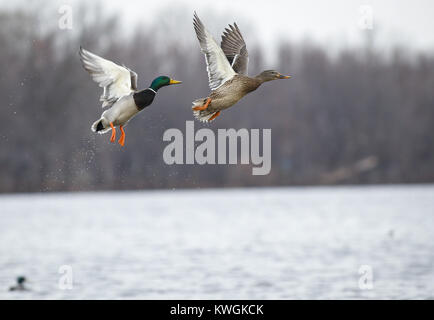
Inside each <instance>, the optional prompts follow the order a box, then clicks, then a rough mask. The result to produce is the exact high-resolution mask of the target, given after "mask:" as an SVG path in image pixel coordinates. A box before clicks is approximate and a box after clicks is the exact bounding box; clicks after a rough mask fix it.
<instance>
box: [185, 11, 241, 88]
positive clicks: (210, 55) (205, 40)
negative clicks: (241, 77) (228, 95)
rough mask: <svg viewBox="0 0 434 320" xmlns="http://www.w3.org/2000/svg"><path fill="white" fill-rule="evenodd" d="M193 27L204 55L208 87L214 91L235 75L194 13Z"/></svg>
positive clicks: (220, 50)
mask: <svg viewBox="0 0 434 320" xmlns="http://www.w3.org/2000/svg"><path fill="white" fill-rule="evenodd" d="M193 25H194V30H195V31H196V35H197V39H198V40H199V44H200V47H201V49H202V52H203V53H204V55H205V59H206V64H207V71H208V79H209V87H210V88H211V90H216V89H217V88H218V87H220V86H221V85H222V84H223V83H225V82H226V81H228V80H229V79H232V77H233V76H235V75H236V73H235V71H234V69H232V67H231V65H230V64H229V61H228V59H227V58H226V56H225V54H224V52H223V50H222V48H220V46H219V45H218V44H217V42H216V41H215V40H214V38H213V37H212V35H211V34H210V33H209V32H208V31H207V30H206V29H205V26H204V25H203V23H202V21H200V19H199V17H198V16H197V14H196V12H195V13H194V19H193Z"/></svg>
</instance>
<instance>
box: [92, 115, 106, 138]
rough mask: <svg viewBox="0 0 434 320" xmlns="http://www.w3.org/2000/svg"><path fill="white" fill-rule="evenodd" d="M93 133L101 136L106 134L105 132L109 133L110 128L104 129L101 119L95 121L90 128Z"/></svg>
mask: <svg viewBox="0 0 434 320" xmlns="http://www.w3.org/2000/svg"><path fill="white" fill-rule="evenodd" d="M91 129H92V131H93V132H98V133H99V134H103V133H106V132H107V131H109V130H110V129H111V128H105V127H104V123H103V119H102V118H101V119H98V120H96V121H95V122H94V123H93V124H92V127H91Z"/></svg>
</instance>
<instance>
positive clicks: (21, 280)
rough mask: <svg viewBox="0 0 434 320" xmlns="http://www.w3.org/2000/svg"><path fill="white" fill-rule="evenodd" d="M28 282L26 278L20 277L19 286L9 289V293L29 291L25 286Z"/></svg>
mask: <svg viewBox="0 0 434 320" xmlns="http://www.w3.org/2000/svg"><path fill="white" fill-rule="evenodd" d="M26 281H27V279H26V277H23V276H20V277H18V278H17V284H16V285H15V286H12V287H10V288H9V291H27V290H29V289H27V288H26V287H25V286H24V283H25V282H26Z"/></svg>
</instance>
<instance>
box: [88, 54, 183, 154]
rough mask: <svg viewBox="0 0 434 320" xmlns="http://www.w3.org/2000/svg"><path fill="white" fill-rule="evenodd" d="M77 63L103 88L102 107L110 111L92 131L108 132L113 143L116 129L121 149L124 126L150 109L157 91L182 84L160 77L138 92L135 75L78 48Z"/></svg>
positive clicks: (125, 68)
mask: <svg viewBox="0 0 434 320" xmlns="http://www.w3.org/2000/svg"><path fill="white" fill-rule="evenodd" d="M80 59H81V62H82V63H83V67H84V68H85V69H86V70H87V71H88V72H89V73H90V75H91V77H92V79H93V80H94V81H95V82H97V83H98V84H99V86H100V87H102V88H104V92H103V94H102V96H101V98H100V101H102V107H103V108H105V107H110V109H108V110H106V111H104V112H103V114H102V115H101V118H100V119H98V120H97V121H95V122H94V123H93V124H92V131H93V132H98V133H101V134H102V133H106V132H107V131H109V130H110V129H111V130H112V135H111V138H110V141H111V142H115V139H116V129H115V127H116V126H119V129H120V130H121V133H122V135H121V137H120V139H119V144H120V145H121V146H124V143H125V131H124V126H125V125H126V124H127V122H128V121H130V120H131V119H132V118H133V117H134V116H135V115H136V114H137V113H139V112H140V111H142V110H143V109H144V108H145V107H147V106H149V105H150V104H151V103H152V101H153V100H154V98H155V95H156V94H157V91H158V89H160V88H161V87H164V86H168V85H171V84H177V83H181V81H177V80H173V79H170V78H169V77H166V76H160V77H157V78H155V79H154V81H152V83H151V86H150V87H149V88H147V89H144V90H141V91H139V90H137V73H135V72H134V71H132V70H130V69H128V68H127V67H125V66H123V67H121V66H119V65H117V64H115V63H114V62H112V61H109V60H106V59H104V58H101V57H99V56H97V55H96V54H93V53H91V52H89V51H87V50H84V49H83V48H81V47H80Z"/></svg>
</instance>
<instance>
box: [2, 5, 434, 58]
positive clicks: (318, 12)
mask: <svg viewBox="0 0 434 320" xmlns="http://www.w3.org/2000/svg"><path fill="white" fill-rule="evenodd" d="M33 1H35V0H33ZM57 1H58V3H59V6H60V5H61V4H68V3H70V4H72V7H74V3H76V2H77V1H79V0H64V1H62V0H57ZM103 2H104V3H105V4H106V9H107V10H108V11H111V12H116V13H117V14H119V15H120V16H121V17H122V18H123V20H124V23H125V24H129V23H136V22H138V23H141V24H143V26H144V27H146V25H147V24H151V23H155V22H156V20H157V17H158V19H161V16H160V15H158V14H157V13H158V12H159V11H161V10H166V12H168V15H169V16H165V17H164V18H163V19H164V20H165V25H166V26H167V29H168V32H169V31H170V32H175V30H176V32H178V33H180V34H181V33H182V35H183V36H186V37H188V38H191V35H192V34H191V33H192V32H193V31H192V30H193V29H192V27H191V20H192V14H193V11H194V10H196V11H197V12H198V14H199V16H200V17H201V18H202V20H203V21H204V22H205V25H206V26H207V28H208V29H209V30H210V31H211V32H212V33H213V34H214V36H215V38H217V39H219V38H220V34H221V32H222V30H223V28H224V27H225V26H226V24H228V23H232V22H233V21H237V22H238V24H239V26H240V28H241V30H242V31H243V33H245V35H246V38H247V39H246V40H247V42H248V44H249V43H255V42H256V43H257V42H258V41H260V42H261V44H263V45H266V46H273V43H274V42H275V41H276V40H278V39H286V40H288V41H291V42H297V41H300V40H303V39H310V40H312V41H316V42H319V43H321V44H322V45H324V46H327V47H329V48H331V50H333V49H335V48H339V47H345V46H353V45H358V44H360V43H361V41H363V39H364V38H365V37H364V36H365V35H366V33H367V32H372V31H366V30H364V29H362V28H360V23H361V21H365V24H363V25H364V26H365V27H369V19H370V18H369V17H367V18H366V19H363V17H366V15H364V14H363V12H362V11H361V10H363V8H366V6H370V7H368V8H371V9H372V13H373V25H372V28H373V29H372V30H373V31H374V32H375V35H376V39H377V45H378V46H380V47H382V48H385V49H387V48H390V47H391V46H394V45H396V44H399V45H400V46H402V47H405V48H408V49H410V50H430V51H432V52H434V32H433V31H434V1H432V0H431V1H430V0H407V1H396V0H395V1H393V0H372V1H358V0H327V1H318V0H317V1H313V0H297V1H294V0H214V1H209V0H181V1H174V0H154V1H149V0H108V1H104V0H103ZM14 3H16V2H11V1H5V0H0V6H1V7H7V6H11V5H14ZM23 3H28V2H27V1H25V2H23ZM43 3H44V1H43ZM364 12H365V14H369V12H366V11H364ZM172 15H177V16H178V18H181V19H180V20H181V21H184V20H185V23H183V24H182V25H174V24H172V25H171V24H170V21H171V17H172ZM180 20H179V19H173V21H180ZM173 23H175V22H173ZM169 29H170V30H169ZM367 30H369V29H367Z"/></svg>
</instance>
